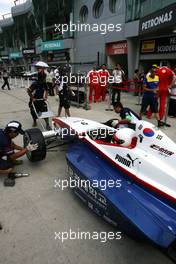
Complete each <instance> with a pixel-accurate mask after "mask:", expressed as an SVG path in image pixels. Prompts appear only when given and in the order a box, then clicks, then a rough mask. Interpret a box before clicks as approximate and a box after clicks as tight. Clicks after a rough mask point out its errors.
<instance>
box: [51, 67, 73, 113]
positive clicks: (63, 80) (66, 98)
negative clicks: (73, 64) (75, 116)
mask: <svg viewBox="0 0 176 264" xmlns="http://www.w3.org/2000/svg"><path fill="white" fill-rule="evenodd" d="M55 91H56V95H59V101H60V102H59V108H58V116H60V115H61V113H62V108H63V107H64V109H65V115H66V116H68V117H70V96H71V95H72V96H75V94H74V92H73V91H72V90H71V88H70V86H69V78H68V75H67V69H66V68H65V67H63V68H60V69H59V75H58V77H57V79H56V82H55Z"/></svg>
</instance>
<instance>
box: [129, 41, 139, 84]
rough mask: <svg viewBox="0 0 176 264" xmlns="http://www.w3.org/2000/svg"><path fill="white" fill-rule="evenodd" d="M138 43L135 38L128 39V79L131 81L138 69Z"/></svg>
mask: <svg viewBox="0 0 176 264" xmlns="http://www.w3.org/2000/svg"><path fill="white" fill-rule="evenodd" d="M139 49H140V43H139V40H138V39H137V38H129V39H128V78H129V79H132V78H133V74H134V70H135V69H138V67H139Z"/></svg>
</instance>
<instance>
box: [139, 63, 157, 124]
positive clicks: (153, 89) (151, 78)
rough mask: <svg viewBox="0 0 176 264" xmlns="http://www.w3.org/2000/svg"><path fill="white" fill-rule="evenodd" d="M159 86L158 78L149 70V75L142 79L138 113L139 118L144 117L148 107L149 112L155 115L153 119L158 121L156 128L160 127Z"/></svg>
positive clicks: (153, 71)
mask: <svg viewBox="0 0 176 264" xmlns="http://www.w3.org/2000/svg"><path fill="white" fill-rule="evenodd" d="M158 86H159V77H158V75H156V72H155V70H154V69H153V68H151V70H150V73H149V74H147V75H146V78H145V79H144V83H143V88H144V94H143V98H142V106H141V111H140V117H141V118H142V116H143V115H144V113H145V112H146V110H147V108H148V107H149V106H150V109H151V112H152V113H154V114H155V117H156V119H157V121H158V127H161V126H162V122H161V121H160V119H159V115H158V100H157V92H158Z"/></svg>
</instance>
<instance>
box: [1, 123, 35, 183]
mask: <svg viewBox="0 0 176 264" xmlns="http://www.w3.org/2000/svg"><path fill="white" fill-rule="evenodd" d="M19 134H22V135H23V134H24V131H23V130H22V125H21V124H20V123H19V122H18V121H11V122H9V123H8V124H7V125H6V127H5V129H0V174H8V177H7V178H6V179H5V181H4V185H5V186H14V185H15V169H14V165H15V161H16V160H17V159H18V158H20V157H22V156H24V155H25V154H26V153H27V152H30V151H34V150H36V149H37V148H38V145H37V144H31V143H29V144H28V146H27V147H26V148H23V147H20V146H18V145H16V144H15V143H14V142H13V141H12V140H13V139H14V138H16V137H17V136H18V135H19ZM15 150H18V151H17V152H15Z"/></svg>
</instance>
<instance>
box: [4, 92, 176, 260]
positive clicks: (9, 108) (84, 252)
mask: <svg viewBox="0 0 176 264" xmlns="http://www.w3.org/2000/svg"><path fill="white" fill-rule="evenodd" d="M49 101H50V103H51V105H52V109H53V111H54V112H55V113H57V105H58V102H56V101H55V99H54V98H51V97H50V98H49ZM27 102H28V97H27V93H26V89H23V88H18V87H16V88H12V90H11V91H5V92H3V91H0V127H3V126H4V125H5V124H6V123H7V122H8V121H10V120H19V121H21V122H22V124H23V127H24V128H25V129H27V128H31V123H32V121H31V117H30V114H29V111H28V104H27ZM122 102H123V103H124V105H126V106H129V107H131V108H132V109H133V110H135V111H137V112H139V106H137V105H136V103H137V98H136V97H133V96H131V95H128V94H126V93H124V94H122ZM105 108H106V105H105V104H104V103H100V104H96V105H95V104H93V105H92V110H89V111H86V110H84V109H82V108H75V107H72V108H71V114H72V116H79V117H84V118H89V119H93V120H97V121H101V122H103V121H106V120H108V119H110V118H113V117H117V116H116V115H115V114H114V113H113V112H107V111H105V110H104V109H105ZM63 114H64V113H63ZM152 121H153V122H154V123H155V120H152ZM169 122H170V123H172V128H167V129H164V132H165V133H166V134H168V135H169V136H170V137H171V138H172V139H173V140H176V133H175V131H176V127H175V119H170V120H169ZM16 142H17V143H19V144H22V137H20V136H19V137H18V139H17V140H16ZM65 151H66V147H65V146H64V147H61V148H59V149H58V152H49V153H48V155H47V158H46V160H45V161H42V162H40V163H37V164H31V163H30V162H29V161H28V160H27V158H26V157H24V158H23V160H24V164H23V165H22V166H20V167H17V170H18V171H19V172H25V173H30V177H28V178H21V179H17V180H16V185H15V187H13V188H10V187H9V188H7V187H6V188H5V187H4V186H3V179H4V176H3V175H0V201H1V202H0V222H1V224H2V226H3V229H2V230H0V263H3V264H24V263H25V264H56V263H58V264H62V263H63V264H69V263H72V264H77V263H80V264H94V263H97V264H100V263H101V264H107V263H108V264H116V263H118V264H133V263H140V264H148V263H150V264H158V263H161V264H170V263H172V262H171V261H170V260H169V259H168V258H167V257H166V256H165V255H163V254H162V253H161V252H160V251H159V250H158V249H157V248H155V247H154V246H152V245H151V244H149V243H141V242H136V241H134V240H133V239H131V238H129V237H127V236H125V235H122V239H121V240H110V241H108V242H106V243H101V242H100V241H97V240H76V241H75V240H67V241H65V242H64V243H62V242H61V241H59V240H58V239H57V240H55V232H57V233H58V232H63V231H69V230H70V229H71V230H73V231H76V232H77V231H78V230H79V231H83V232H91V233H92V232H94V231H96V232H110V231H114V232H115V231H119V230H115V229H114V228H113V227H112V226H111V225H109V224H107V223H106V222H104V221H103V220H101V219H100V218H99V217H98V216H96V215H95V214H94V213H92V212H91V211H90V210H89V209H88V208H87V207H86V206H85V205H84V204H83V203H82V202H81V201H80V200H79V199H78V198H77V197H75V196H74V194H73V193H72V191H71V190H70V189H66V190H64V191H61V190H60V189H59V188H54V184H55V183H54V181H55V179H58V178H60V179H67V166H66V161H65Z"/></svg>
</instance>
